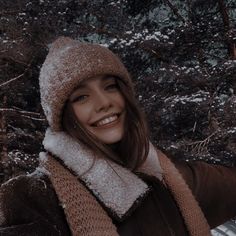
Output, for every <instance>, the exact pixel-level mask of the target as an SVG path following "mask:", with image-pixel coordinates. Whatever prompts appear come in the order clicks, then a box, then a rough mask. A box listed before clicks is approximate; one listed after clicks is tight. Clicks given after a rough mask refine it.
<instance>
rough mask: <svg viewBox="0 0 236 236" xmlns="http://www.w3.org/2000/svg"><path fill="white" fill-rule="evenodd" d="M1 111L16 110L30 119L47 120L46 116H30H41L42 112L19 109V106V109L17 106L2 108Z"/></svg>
mask: <svg viewBox="0 0 236 236" xmlns="http://www.w3.org/2000/svg"><path fill="white" fill-rule="evenodd" d="M0 112H16V113H20V115H21V116H22V117H25V118H29V119H32V120H38V121H45V119H44V118H38V117H33V116H30V115H36V116H39V117H40V115H41V114H40V113H36V112H31V111H24V110H19V108H18V109H15V108H0Z"/></svg>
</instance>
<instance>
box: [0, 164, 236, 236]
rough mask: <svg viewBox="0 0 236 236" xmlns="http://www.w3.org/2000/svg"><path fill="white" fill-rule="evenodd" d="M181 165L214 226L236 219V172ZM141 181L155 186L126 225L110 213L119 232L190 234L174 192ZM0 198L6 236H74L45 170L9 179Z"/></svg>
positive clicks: (149, 179)
mask: <svg viewBox="0 0 236 236" xmlns="http://www.w3.org/2000/svg"><path fill="white" fill-rule="evenodd" d="M175 164H176V167H177V168H178V169H179V171H180V172H181V174H182V175H183V177H184V179H185V181H186V182H187V184H188V185H189V187H190V188H191V190H192V192H193V194H194V196H195V197H196V199H197V200H198V202H199V204H200V206H201V208H202V210H203V212H204V214H205V216H206V219H207V221H208V223H209V224H210V226H211V227H212V228H213V227H215V226H217V225H219V224H222V223H224V222H225V221H227V220H229V219H230V218H232V217H234V216H235V215H236V190H235V186H236V168H227V167H223V166H217V165H209V164H206V163H202V162H194V163H185V162H178V163H175ZM140 177H141V178H142V179H143V180H144V181H145V182H146V183H147V184H148V186H149V187H150V191H149V192H148V194H147V195H146V196H145V197H143V198H142V200H141V201H139V202H138V204H137V205H136V206H135V207H134V208H132V209H130V211H129V213H128V214H126V216H125V217H124V218H123V219H122V221H118V220H116V219H115V218H113V216H112V214H110V217H111V219H112V220H113V223H114V224H115V226H116V228H117V232H118V234H119V235H122V236H132V235H135V236H153V235H157V236H158V235H161V236H171V235H176V236H178V235H179V236H184V235H188V233H187V230H186V227H185V224H184V222H183V218H182V216H181V214H180V211H179V209H178V206H177V205H176V203H175V201H174V199H173V196H172V195H171V193H170V192H169V190H168V189H167V188H166V187H165V186H164V185H163V183H162V182H161V181H160V180H158V179H157V178H155V177H152V176H148V175H145V174H140ZM0 196H1V207H0V221H1V228H0V235H3V236H9V235H24V236H27V235H30V236H32V235H44V236H46V235H71V232H70V229H69V226H68V223H67V221H66V218H65V214H64V211H63V206H62V205H61V204H60V202H59V201H58V198H57V195H56V193H55V191H54V189H53V187H52V184H51V182H50V180H49V179H48V177H47V176H46V175H43V174H42V173H41V172H40V171H36V172H35V173H34V174H31V175H28V176H20V177H17V178H15V179H12V180H10V181H8V182H7V183H5V184H4V185H3V186H2V187H1V192H0ZM104 209H105V210H107V209H106V208H105V207H104ZM104 235H105V234H104Z"/></svg>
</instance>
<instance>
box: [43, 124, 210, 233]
mask: <svg viewBox="0 0 236 236" xmlns="http://www.w3.org/2000/svg"><path fill="white" fill-rule="evenodd" d="M43 144H44V147H45V149H46V150H48V151H49V152H50V153H52V154H53V155H55V156H57V157H59V158H60V159H61V160H62V161H63V162H64V163H65V165H66V166H67V167H68V168H69V169H71V170H72V171H73V172H74V173H76V175H78V176H79V179H80V180H81V181H82V182H83V183H84V184H85V185H86V187H87V188H88V189H89V190H90V191H91V192H92V193H93V195H94V196H96V197H97V198H98V199H99V200H100V201H101V202H102V204H104V205H105V206H106V208H108V209H110V210H111V212H112V213H113V214H114V215H115V216H116V217H117V218H119V219H121V220H122V217H123V216H124V215H125V214H126V213H127V212H128V210H129V209H130V208H131V207H132V206H133V205H134V203H135V202H137V200H139V199H140V198H142V197H143V196H144V195H145V194H146V193H147V192H148V190H149V189H148V186H147V185H146V183H145V182H143V181H142V180H141V179H140V178H138V177H137V176H136V175H135V174H134V173H132V172H131V171H129V170H127V169H125V168H124V167H121V166H120V165H118V164H116V163H113V162H112V161H108V160H104V159H99V158H97V159H96V161H95V162H93V160H94V157H95V154H94V153H93V152H91V151H90V150H88V149H87V148H86V147H85V146H84V145H82V144H80V143H78V142H77V141H75V140H74V139H73V138H71V137H70V136H68V135H67V134H65V133H64V132H52V131H51V130H50V129H48V130H47V132H46V135H45V139H44V142H43ZM40 160H41V166H42V167H43V168H45V169H46V171H45V173H46V174H47V175H48V176H49V178H50V180H51V182H52V184H53V186H54V188H55V191H56V193H57V195H58V198H59V200H60V202H61V203H62V206H63V207H64V211H65V214H66V217H67V221H68V223H69V225H70V229H71V231H72V234H73V235H76V236H77V235H84V236H85V235H86V236H90V235H94V236H95V235H96V236H99V235H107V236H108V235H118V234H117V232H116V229H115V226H114V225H113V224H112V221H111V219H110V217H108V215H107V213H106V212H105V211H104V209H103V208H102V207H101V205H100V204H99V203H98V202H97V201H96V199H95V197H94V196H93V195H92V194H91V193H90V192H89V191H88V189H87V188H85V187H84V185H83V184H81V183H80V182H79V181H78V179H77V177H76V176H74V175H73V174H72V173H71V172H70V171H69V170H68V169H66V168H65V167H63V166H62V165H61V164H60V163H59V162H58V161H56V160H55V159H54V158H52V157H50V155H48V154H47V153H41V154H40ZM87 170H89V171H87ZM139 172H142V173H146V174H149V175H152V176H156V177H157V178H159V179H160V180H162V178H163V179H164V181H165V183H166V185H167V186H168V188H169V189H170V190H171V192H172V194H173V196H174V197H175V200H176V202H177V204H178V206H179V208H180V211H181V213H182V215H183V218H184V220H185V223H186V226H187V228H188V231H189V233H190V235H192V236H202V235H204V236H207V235H210V229H209V226H208V224H207V222H206V220H205V217H204V216H203V213H202V211H201V210H200V208H199V206H198V203H197V202H196V200H195V198H194V197H193V195H192V193H191V191H190V189H189V188H188V186H187V184H186V183H185V181H184V180H183V178H182V176H181V175H180V173H179V172H178V170H177V169H176V168H175V167H174V165H173V164H172V163H171V162H170V160H169V159H168V158H166V157H165V156H164V155H163V154H162V153H158V155H157V152H156V150H155V148H154V147H153V145H152V144H151V143H150V151H149V154H148V158H147V161H146V162H145V163H144V164H143V166H142V167H141V168H140V169H139ZM193 209H194V210H193Z"/></svg>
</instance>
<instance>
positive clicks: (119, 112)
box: [69, 76, 126, 144]
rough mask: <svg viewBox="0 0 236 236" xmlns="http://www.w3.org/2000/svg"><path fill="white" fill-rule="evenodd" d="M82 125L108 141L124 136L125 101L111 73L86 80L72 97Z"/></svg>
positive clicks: (102, 139)
mask: <svg viewBox="0 0 236 236" xmlns="http://www.w3.org/2000/svg"><path fill="white" fill-rule="evenodd" d="M69 100H70V102H71V104H72V107H73V109H74V112H75V115H76V117H77V119H78V121H79V122H80V124H81V125H82V126H83V127H85V129H87V130H88V131H90V132H91V133H92V134H93V135H94V136H95V137H96V138H98V139H99V140H100V141H102V142H103V143H105V144H113V143H116V142H118V141H120V140H121V139H122V137H123V135H124V120H125V115H126V112H125V100H124V98H123V96H122V94H121V92H120V90H119V88H118V85H117V83H116V79H115V78H114V77H112V76H96V77H93V78H91V79H88V80H86V81H83V82H82V83H81V84H80V85H79V87H78V88H77V89H76V90H75V91H74V92H73V93H72V94H71V96H70V98H69Z"/></svg>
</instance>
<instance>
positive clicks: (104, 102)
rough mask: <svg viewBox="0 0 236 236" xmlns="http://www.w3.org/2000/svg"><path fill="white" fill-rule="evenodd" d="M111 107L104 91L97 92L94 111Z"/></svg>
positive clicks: (106, 109)
mask: <svg viewBox="0 0 236 236" xmlns="http://www.w3.org/2000/svg"><path fill="white" fill-rule="evenodd" d="M110 107H111V99H110V97H109V96H107V95H106V94H104V93H99V94H97V96H96V97H95V110H96V112H99V111H102V110H103V111H108V109H109V108H110Z"/></svg>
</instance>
